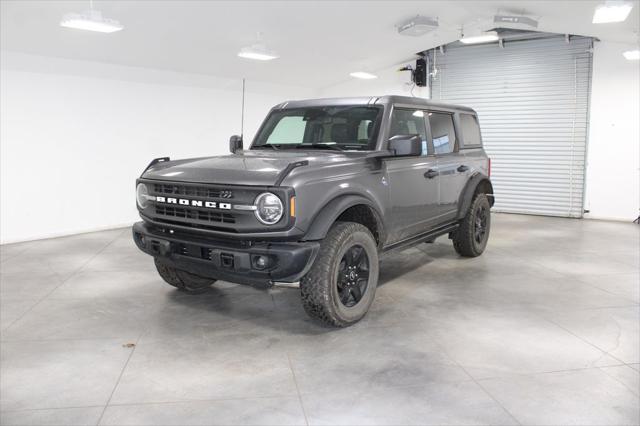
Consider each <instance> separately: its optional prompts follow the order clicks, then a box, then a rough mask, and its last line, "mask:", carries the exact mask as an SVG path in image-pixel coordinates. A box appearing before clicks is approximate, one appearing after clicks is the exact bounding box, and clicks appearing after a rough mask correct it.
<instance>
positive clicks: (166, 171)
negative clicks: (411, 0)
mask: <svg viewBox="0 0 640 426" xmlns="http://www.w3.org/2000/svg"><path fill="white" fill-rule="evenodd" d="M229 144H230V150H231V155H225V156H217V157H205V158H195V159H187V160H174V161H170V160H169V158H158V159H155V160H153V161H152V162H151V164H149V166H148V167H147V169H146V170H145V171H144V172H143V173H142V176H141V177H140V178H139V179H138V180H137V182H136V184H137V187H136V198H137V205H138V210H139V212H140V216H141V217H142V221H141V222H138V223H136V224H135V225H134V226H133V238H134V240H135V243H136V245H137V246H138V247H139V248H140V250H142V251H144V252H145V253H148V254H149V255H151V256H153V258H154V260H155V265H156V268H157V270H158V273H159V274H160V276H161V277H162V278H163V279H164V280H165V281H166V282H167V283H169V284H170V285H172V286H175V287H177V288H178V289H180V290H182V291H185V292H188V293H200V292H203V291H205V290H206V289H207V288H209V287H210V286H211V285H212V284H213V283H214V282H215V281H216V280H225V281H229V282H234V283H242V284H250V285H254V286H258V287H264V288H269V287H271V286H274V285H276V286H289V287H299V288H300V295H301V298H302V304H303V305H304V309H305V310H306V312H307V313H308V314H309V315H310V316H311V317H313V318H315V319H317V320H319V321H320V322H322V323H325V324H328V325H332V326H338V327H343V326H348V325H350V324H353V323H355V322H357V321H358V320H360V319H361V318H362V317H363V316H364V315H365V314H366V312H367V310H368V309H369V307H370V306H371V304H372V302H373V298H374V296H375V292H376V285H377V282H378V271H379V265H378V259H379V258H380V256H381V255H383V254H384V253H387V252H389V251H391V250H396V249H403V248H407V247H409V246H411V245H414V244H418V243H424V242H427V243H429V242H433V241H434V239H435V238H436V237H438V236H441V235H445V234H446V235H448V236H449V238H450V239H451V240H453V247H454V248H455V250H456V251H457V252H458V253H459V254H460V255H461V256H466V257H474V256H478V255H480V254H482V252H483V251H484V249H485V247H486V245H487V240H488V237H489V228H490V223H491V221H490V208H491V206H492V205H493V188H492V185H491V181H490V180H489V176H490V160H489V158H488V157H487V155H486V154H485V152H484V150H483V148H482V139H481V136H480V129H479V126H478V119H477V115H476V113H475V112H474V111H473V110H472V109H470V108H466V107H460V106H453V105H444V104H437V103H432V102H429V101H427V100H424V99H420V98H410V97H400V96H383V97H367V98H341V99H319V100H305V101H291V102H285V103H282V104H280V105H277V106H275V107H274V108H273V109H272V110H271V111H270V113H269V115H268V116H267V118H266V119H265V120H264V122H263V124H262V125H261V127H260V129H259V130H258V132H257V134H256V136H255V138H254V140H253V142H252V144H251V146H250V147H249V148H248V149H243V141H242V138H241V137H239V136H232V137H231V140H230V143H229Z"/></svg>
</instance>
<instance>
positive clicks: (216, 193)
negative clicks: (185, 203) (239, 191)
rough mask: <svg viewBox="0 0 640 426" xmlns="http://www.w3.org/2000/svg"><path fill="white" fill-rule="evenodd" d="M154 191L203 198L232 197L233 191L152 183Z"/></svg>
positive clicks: (160, 193)
mask: <svg viewBox="0 0 640 426" xmlns="http://www.w3.org/2000/svg"><path fill="white" fill-rule="evenodd" d="M153 189H154V193H155V194H158V195H186V196H193V197H204V198H224V199H230V198H233V191H231V190H228V189H219V188H207V187H205V186H192V185H176V184H165V183H156V184H154V185H153Z"/></svg>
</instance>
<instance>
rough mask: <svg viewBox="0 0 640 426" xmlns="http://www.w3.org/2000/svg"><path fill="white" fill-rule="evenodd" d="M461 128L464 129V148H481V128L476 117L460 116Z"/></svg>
mask: <svg viewBox="0 0 640 426" xmlns="http://www.w3.org/2000/svg"><path fill="white" fill-rule="evenodd" d="M460 127H461V128H462V137H463V138H464V144H463V146H464V147H465V148H469V147H475V146H481V145H482V142H481V139H480V126H479V125H478V119H477V118H476V116H475V115H471V114H460Z"/></svg>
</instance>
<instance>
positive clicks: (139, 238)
mask: <svg viewBox="0 0 640 426" xmlns="http://www.w3.org/2000/svg"><path fill="white" fill-rule="evenodd" d="M135 236H136V242H137V243H138V246H140V247H142V248H144V247H146V246H147V241H146V239H145V237H144V234H141V233H139V232H136V234H135Z"/></svg>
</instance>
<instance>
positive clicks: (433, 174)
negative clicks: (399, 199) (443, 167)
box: [424, 169, 440, 179]
mask: <svg viewBox="0 0 640 426" xmlns="http://www.w3.org/2000/svg"><path fill="white" fill-rule="evenodd" d="M439 174H440V173H438V171H437V170H433V169H429V170H427V171H426V172H424V177H425V178H427V179H433V178H434V177H436V176H438V175H439Z"/></svg>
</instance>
